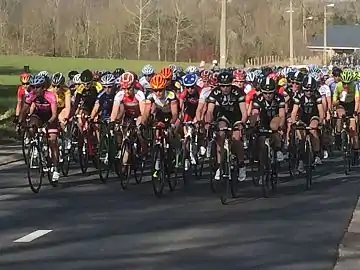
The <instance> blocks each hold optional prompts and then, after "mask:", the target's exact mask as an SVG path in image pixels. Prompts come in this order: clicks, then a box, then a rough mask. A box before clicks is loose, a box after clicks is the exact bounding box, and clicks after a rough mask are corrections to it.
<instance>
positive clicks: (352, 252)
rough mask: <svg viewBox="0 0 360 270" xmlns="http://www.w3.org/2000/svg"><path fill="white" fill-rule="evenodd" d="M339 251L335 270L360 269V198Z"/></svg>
mask: <svg viewBox="0 0 360 270" xmlns="http://www.w3.org/2000/svg"><path fill="white" fill-rule="evenodd" d="M338 253H339V257H338V260H337V262H336V265H335V267H334V270H359V269H360V199H358V202H357V204H356V207H355V210H354V212H353V215H352V219H351V221H350V225H349V228H348V231H347V232H346V233H345V235H344V238H343V239H342V241H341V243H340V245H339V251H338Z"/></svg>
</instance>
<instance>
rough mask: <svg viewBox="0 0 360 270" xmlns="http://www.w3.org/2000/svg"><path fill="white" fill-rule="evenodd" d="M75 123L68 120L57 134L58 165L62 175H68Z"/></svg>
mask: <svg viewBox="0 0 360 270" xmlns="http://www.w3.org/2000/svg"><path fill="white" fill-rule="evenodd" d="M75 126H77V125H76V123H75V122H74V121H69V122H67V123H66V125H65V128H64V130H62V131H61V132H60V134H59V141H60V143H59V144H60V145H59V154H60V156H59V165H60V169H61V172H62V174H63V176H68V174H69V169H70V162H71V159H72V158H73V156H74V152H75V147H74V146H75V144H76V141H75V142H74V141H73V135H74V133H75V130H74V129H75Z"/></svg>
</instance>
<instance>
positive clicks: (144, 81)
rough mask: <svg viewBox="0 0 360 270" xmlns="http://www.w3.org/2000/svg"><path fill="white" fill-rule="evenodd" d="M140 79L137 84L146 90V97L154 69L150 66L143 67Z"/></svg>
mask: <svg viewBox="0 0 360 270" xmlns="http://www.w3.org/2000/svg"><path fill="white" fill-rule="evenodd" d="M141 73H142V75H143V76H142V77H141V78H140V79H139V83H140V84H141V85H142V87H143V88H144V89H145V90H146V95H148V94H149V93H150V83H149V82H150V80H151V78H152V77H153V76H154V75H155V69H154V68H153V66H152V65H145V66H144V67H143V68H142V70H141Z"/></svg>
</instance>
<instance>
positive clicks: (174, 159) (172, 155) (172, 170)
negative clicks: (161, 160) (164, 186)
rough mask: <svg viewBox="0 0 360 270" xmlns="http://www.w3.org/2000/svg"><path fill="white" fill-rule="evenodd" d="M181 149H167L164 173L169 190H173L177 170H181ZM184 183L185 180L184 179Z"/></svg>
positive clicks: (177, 174) (176, 182) (177, 173)
mask: <svg viewBox="0 0 360 270" xmlns="http://www.w3.org/2000/svg"><path fill="white" fill-rule="evenodd" d="M182 157H183V151H181V150H180V149H177V150H175V151H174V152H172V151H168V152H167V158H166V166H165V168H166V173H165V176H166V177H167V182H168V185H169V190H170V191H174V190H175V188H176V186H177V184H178V182H179V179H178V178H179V170H181V169H182V168H181V166H180V164H183V158H182ZM184 183H185V180H184Z"/></svg>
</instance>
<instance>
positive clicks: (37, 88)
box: [19, 76, 60, 182]
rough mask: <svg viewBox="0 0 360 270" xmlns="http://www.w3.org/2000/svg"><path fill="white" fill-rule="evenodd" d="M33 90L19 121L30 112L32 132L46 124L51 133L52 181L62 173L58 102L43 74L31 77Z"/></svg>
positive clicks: (27, 98)
mask: <svg viewBox="0 0 360 270" xmlns="http://www.w3.org/2000/svg"><path fill="white" fill-rule="evenodd" d="M30 86H31V88H32V91H31V92H30V94H29V95H28V96H27V97H26V99H25V104H24V107H23V110H22V112H21V114H20V118H19V123H21V122H22V120H23V118H24V117H25V115H26V113H27V112H28V110H29V109H30V112H29V116H30V119H29V125H30V127H32V128H31V129H30V134H33V133H34V128H35V129H36V130H37V129H38V128H39V127H42V126H45V127H46V129H47V132H48V134H49V147H50V150H51V158H52V161H53V167H52V168H51V171H52V172H53V175H52V181H54V182H55V181H58V180H59V177H60V174H59V173H58V169H57V166H58V162H59V148H58V146H57V139H56V138H57V133H58V124H57V119H56V118H57V103H56V96H55V94H54V93H52V92H50V91H47V88H46V87H47V85H46V80H45V78H44V77H43V76H34V77H32V78H31V79H30Z"/></svg>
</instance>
